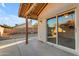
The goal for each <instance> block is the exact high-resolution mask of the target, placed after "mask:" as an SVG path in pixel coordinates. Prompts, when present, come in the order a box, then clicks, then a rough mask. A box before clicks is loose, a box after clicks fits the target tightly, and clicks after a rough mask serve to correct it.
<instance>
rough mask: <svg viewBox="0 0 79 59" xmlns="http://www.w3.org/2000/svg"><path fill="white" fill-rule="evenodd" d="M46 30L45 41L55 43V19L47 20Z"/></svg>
mask: <svg viewBox="0 0 79 59" xmlns="http://www.w3.org/2000/svg"><path fill="white" fill-rule="evenodd" d="M47 29H48V30H47V31H48V32H47V34H48V36H47V38H48V39H47V41H48V42H51V43H56V17H54V18H51V19H48V21H47Z"/></svg>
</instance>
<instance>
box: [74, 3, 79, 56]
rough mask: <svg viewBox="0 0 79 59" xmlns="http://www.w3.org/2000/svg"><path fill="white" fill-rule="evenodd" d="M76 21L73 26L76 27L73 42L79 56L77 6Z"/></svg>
mask: <svg viewBox="0 0 79 59" xmlns="http://www.w3.org/2000/svg"><path fill="white" fill-rule="evenodd" d="M75 11H76V13H75V14H76V16H75V17H76V18H75V19H76V21H75V26H76V29H75V34H76V35H75V39H76V40H75V42H76V51H77V53H78V55H79V4H77V8H76V10H75Z"/></svg>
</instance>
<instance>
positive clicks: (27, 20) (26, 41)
mask: <svg viewBox="0 0 79 59" xmlns="http://www.w3.org/2000/svg"><path fill="white" fill-rule="evenodd" d="M26 44H28V18H27V17H26Z"/></svg>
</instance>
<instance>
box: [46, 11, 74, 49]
mask: <svg viewBox="0 0 79 59" xmlns="http://www.w3.org/2000/svg"><path fill="white" fill-rule="evenodd" d="M56 20H57V21H56ZM56 27H57V29H56ZM47 29H48V30H47V33H48V34H47V38H48V39H47V41H48V42H51V43H56V42H57V44H58V45H61V46H64V47H68V48H72V49H75V11H71V12H68V13H63V14H61V15H57V19H56V17H53V18H50V19H48V20H47ZM57 37H58V38H57ZM56 40H57V41H56Z"/></svg>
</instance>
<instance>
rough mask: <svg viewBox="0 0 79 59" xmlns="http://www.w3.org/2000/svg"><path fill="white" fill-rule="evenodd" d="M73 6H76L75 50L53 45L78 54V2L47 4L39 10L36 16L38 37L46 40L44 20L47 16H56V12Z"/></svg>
mask: <svg viewBox="0 0 79 59" xmlns="http://www.w3.org/2000/svg"><path fill="white" fill-rule="evenodd" d="M74 7H77V8H76V9H75V48H76V49H75V50H73V49H70V48H66V47H63V46H59V45H55V44H53V45H54V46H56V47H58V48H60V49H63V50H65V51H68V52H71V53H74V54H77V55H79V39H78V38H79V4H67V3H66V4H63V3H62V4H58V3H57V4H48V5H47V6H46V7H45V8H44V10H43V11H42V12H41V14H40V15H39V17H38V39H39V40H41V41H43V42H46V41H47V26H46V25H47V24H46V20H47V19H48V18H51V17H53V16H56V14H58V13H62V12H63V11H66V10H69V9H72V8H74Z"/></svg>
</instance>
